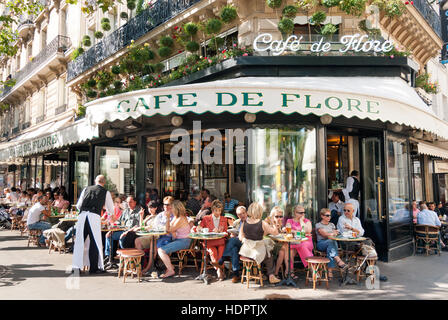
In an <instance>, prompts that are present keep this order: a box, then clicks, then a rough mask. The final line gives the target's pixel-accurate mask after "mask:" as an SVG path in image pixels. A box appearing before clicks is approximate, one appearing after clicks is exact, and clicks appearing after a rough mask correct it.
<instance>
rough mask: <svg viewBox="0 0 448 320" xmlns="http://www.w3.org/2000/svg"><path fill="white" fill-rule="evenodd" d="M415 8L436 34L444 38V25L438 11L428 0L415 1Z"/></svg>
mask: <svg viewBox="0 0 448 320" xmlns="http://www.w3.org/2000/svg"><path fill="white" fill-rule="evenodd" d="M414 7H415V8H416V9H417V10H418V11H419V12H420V14H421V15H422V16H423V18H425V20H426V22H428V24H429V25H430V26H431V27H432V29H433V30H434V32H435V33H437V35H438V36H439V37H440V38H442V25H441V22H440V17H439V15H438V14H437V12H436V10H434V8H433V7H432V6H431V4H429V2H428V0H414Z"/></svg>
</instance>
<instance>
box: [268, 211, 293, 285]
mask: <svg viewBox="0 0 448 320" xmlns="http://www.w3.org/2000/svg"><path fill="white" fill-rule="evenodd" d="M283 216H284V215H283V209H282V208H280V207H279V206H275V207H273V208H272V210H271V213H270V214H269V217H267V218H266V219H265V220H264V221H266V222H267V223H268V224H269V225H270V226H271V227H274V228H276V229H277V231H278V232H279V233H280V232H281V231H282V229H283ZM270 241H273V240H270ZM273 247H274V249H273V250H272V254H273V255H274V259H276V264H275V272H274V275H275V276H276V277H277V276H278V272H279V270H280V267H281V265H282V263H283V262H284V260H285V253H286V252H288V247H287V246H286V247H285V246H284V245H283V244H282V243H281V242H276V243H274V244H273Z"/></svg>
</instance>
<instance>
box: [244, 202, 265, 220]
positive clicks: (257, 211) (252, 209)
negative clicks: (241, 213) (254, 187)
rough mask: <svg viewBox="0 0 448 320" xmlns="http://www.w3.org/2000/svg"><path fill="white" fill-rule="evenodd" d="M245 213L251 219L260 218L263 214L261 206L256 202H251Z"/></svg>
mask: <svg viewBox="0 0 448 320" xmlns="http://www.w3.org/2000/svg"><path fill="white" fill-rule="evenodd" d="M247 215H248V216H249V217H250V218H252V219H261V217H262V216H263V206H262V205H261V204H259V203H258V202H252V203H251V204H250V206H249V209H247Z"/></svg>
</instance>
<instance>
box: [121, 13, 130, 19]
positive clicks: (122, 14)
mask: <svg viewBox="0 0 448 320" xmlns="http://www.w3.org/2000/svg"><path fill="white" fill-rule="evenodd" d="M120 18H121V19H124V20H127V19H129V15H128V13H127V12H125V11H122V12H120Z"/></svg>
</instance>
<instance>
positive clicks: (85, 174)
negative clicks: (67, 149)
mask: <svg viewBox="0 0 448 320" xmlns="http://www.w3.org/2000/svg"><path fill="white" fill-rule="evenodd" d="M74 161H75V166H74V177H73V195H74V197H73V198H74V199H73V203H74V204H76V203H77V201H78V198H79V196H80V195H81V192H82V190H83V189H84V188H85V187H87V186H88V183H89V152H87V151H75V159H74Z"/></svg>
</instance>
